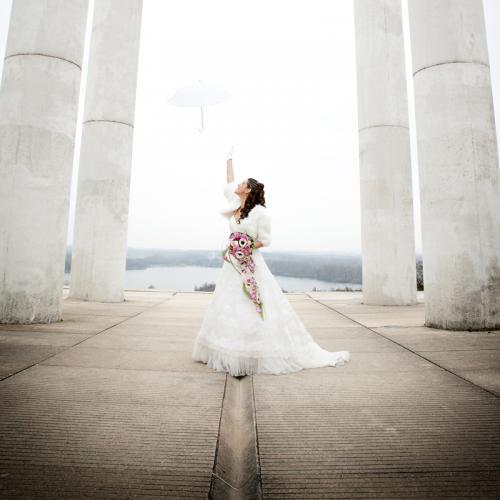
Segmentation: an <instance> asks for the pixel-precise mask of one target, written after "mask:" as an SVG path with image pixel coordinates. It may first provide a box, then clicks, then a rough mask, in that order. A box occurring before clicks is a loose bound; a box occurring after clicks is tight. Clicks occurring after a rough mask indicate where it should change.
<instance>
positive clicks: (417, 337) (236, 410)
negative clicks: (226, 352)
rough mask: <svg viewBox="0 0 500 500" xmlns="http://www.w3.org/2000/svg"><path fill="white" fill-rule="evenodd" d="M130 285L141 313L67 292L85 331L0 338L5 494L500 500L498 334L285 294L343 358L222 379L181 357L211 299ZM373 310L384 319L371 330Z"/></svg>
mask: <svg viewBox="0 0 500 500" xmlns="http://www.w3.org/2000/svg"><path fill="white" fill-rule="evenodd" d="M142 293H143V295H144V297H143V296H142V295H141V292H139V291H132V292H131V291H126V297H127V298H129V299H130V298H131V297H133V301H134V305H133V306H132V307H134V308H135V307H137V308H140V307H141V306H140V305H138V303H141V302H142V303H144V304H146V305H147V307H145V308H144V310H143V311H141V312H139V313H137V312H136V311H133V310H132V309H130V310H127V308H126V307H124V306H123V304H121V305H120V304H117V306H118V307H117V308H116V309H115V310H116V311H118V312H119V314H116V315H114V314H113V310H114V307H113V305H103V306H101V305H99V304H97V303H84V302H82V303H81V304H76V305H75V304H71V303H70V302H68V304H67V305H68V306H70V307H77V308H79V310H78V311H75V310H74V309H73V311H72V312H69V311H68V310H67V311H66V313H68V314H70V315H71V314H73V315H74V316H75V317H78V318H79V320H78V321H79V322H80V325H79V328H80V330H84V329H85V328H86V329H87V330H91V333H79V331H78V330H76V331H75V330H74V329H73V328H72V327H73V325H72V324H71V322H68V323H65V325H64V328H58V329H57V330H55V331H51V330H50V329H48V330H43V329H42V331H37V330H29V329H28V330H26V329H19V330H16V329H14V330H12V329H5V330H0V356H2V354H3V355H4V357H3V358H1V359H5V360H7V362H10V363H13V364H15V363H16V359H17V360H19V359H21V360H22V359H23V357H24V359H25V360H29V364H27V363H28V362H27V361H25V364H24V365H23V364H22V363H18V365H16V366H18V367H20V368H19V369H20V370H22V371H20V372H19V373H16V374H14V375H12V376H10V377H8V378H5V379H4V380H2V381H1V382H0V401H1V402H2V405H0V496H1V497H2V498H3V497H6V498H9V499H10V498H49V497H50V495H54V493H55V492H56V493H57V498H82V497H88V498H103V499H104V498H106V499H107V498H139V497H140V498H155V499H156V498H207V496H208V495H209V493H210V491H211V492H212V494H216V493H217V492H219V493H221V494H223V495H225V496H224V498H227V497H230V496H231V495H233V496H234V495H235V491H236V490H235V488H236V489H237V490H238V494H241V495H243V496H245V495H246V498H253V497H252V496H251V495H252V494H253V495H255V492H257V494H258V495H260V494H261V492H262V497H263V498H283V499H308V498H332V499H333V498H353V499H364V498H384V499H385V498H415V499H421V498H439V499H441V498H497V497H498V492H499V491H500V472H499V471H500V437H499V436H500V432H499V431H500V403H499V401H500V399H499V397H498V392H497V393H495V391H496V390H497V382H498V376H497V373H498V364H497V363H498V358H497V352H499V350H498V349H497V348H496V346H497V336H496V332H495V335H492V336H489V337H487V336H484V335H481V336H475V337H474V336H471V335H470V333H471V332H462V333H464V334H465V335H464V336H460V335H458V336H453V337H452V336H450V335H444V336H443V335H442V333H443V331H436V330H434V329H427V328H425V327H423V326H419V327H415V328H408V327H403V325H405V324H408V323H411V322H412V321H414V318H415V308H414V306H411V307H404V308H396V309H394V308H393V307H391V309H385V310H381V311H379V310H378V308H376V307H375V308H374V307H373V306H365V305H363V304H360V303H357V301H358V302H359V301H360V295H359V294H358V296H356V295H355V294H353V293H350V292H326V294H327V295H325V293H324V292H319V293H314V296H315V297H320V298H321V299H322V300H324V301H325V303H326V302H328V304H327V305H328V307H326V306H325V305H324V304H321V303H319V302H318V301H317V300H314V299H313V298H312V297H311V296H309V294H293V295H290V294H287V297H288V299H289V300H290V303H291V304H292V306H293V307H294V308H295V310H296V312H297V314H299V316H300V317H301V319H302V320H303V322H304V324H305V325H306V327H307V328H308V329H309V331H310V332H311V333H312V335H313V336H314V338H315V339H316V341H317V342H318V343H320V345H322V346H323V347H324V348H326V349H329V350H343V349H347V350H349V351H350V352H351V361H350V362H349V363H347V364H345V365H343V366H341V367H327V368H319V369H310V370H303V371H301V372H296V373H293V374H288V375H282V376H274V375H256V376H254V377H251V378H250V377H244V378H243V379H241V380H237V379H236V378H229V379H228V378H227V377H226V375H225V374H223V373H218V372H215V371H213V370H210V369H208V368H207V367H206V365H205V364H203V363H196V362H194V361H193V360H192V359H191V356H190V355H191V348H192V342H193V341H194V338H195V335H196V333H197V332H198V329H199V326H200V324H201V321H202V319H203V315H204V313H205V310H206V307H207V306H208V304H209V301H210V293H176V294H165V293H163V292H161V293H160V292H150V291H144V292H142ZM151 297H154V299H151ZM157 298H160V300H157ZM339 304H345V305H346V309H344V310H343V311H341V307H339ZM127 306H128V305H127ZM65 307H66V304H65ZM415 307H417V308H418V307H420V306H418V305H417V306H415ZM120 308H121V309H120ZM335 308H337V309H338V310H337V309H335ZM391 310H392V312H391ZM344 312H349V314H351V315H353V316H354V317H363V316H364V315H366V316H367V317H368V320H367V321H366V322H365V323H367V325H365V326H363V325H361V324H360V323H359V322H358V321H357V319H351V318H350V317H349V315H348V314H344ZM77 313H78V314H77ZM100 313H104V314H100ZM121 314H126V315H128V316H121ZM418 314H420V312H419V311H417V315H418ZM391 315H392V316H391ZM85 318H86V319H85ZM103 318H104V323H103ZM112 318H114V319H118V323H117V324H116V325H113V322H112V321H111V323H109V320H110V319H112ZM376 318H378V319H379V320H380V319H381V318H382V321H383V322H384V323H385V322H387V321H389V322H390V323H391V324H394V325H395V326H392V327H388V328H370V327H369V326H368V324H371V322H372V321H374V322H375V323H376V321H375V319H376ZM97 325H99V327H102V326H103V325H104V326H105V328H104V329H102V330H99V329H98V328H96V326H97ZM106 325H107V326H106ZM9 326H10V325H9ZM47 326H49V328H50V327H51V326H52V325H47ZM429 330H432V332H431V333H430V334H429ZM448 333H452V334H453V335H455V334H456V333H457V332H446V334H448ZM482 333H484V332H482ZM37 336H39V337H37ZM73 341H74V344H73V343H72V342H73ZM4 346H6V347H7V348H8V349H11V352H8V351H7V350H4V351H3V353H2V348H3V347H4ZM416 347H418V349H416ZM425 347H428V349H423V348H425ZM436 347H439V349H438V350H436ZM16 349H17V351H16ZM36 349H47V351H44V352H42V351H39V355H37V356H38V357H36V356H35V354H36ZM54 349H56V350H54ZM419 349H420V350H419ZM33 360H35V361H33ZM16 369H17V368H16ZM240 382H243V383H240ZM250 382H251V384H250ZM250 386H251V387H252V391H251V394H250V392H249V388H250ZM231 388H232V389H231ZM226 390H227V392H226ZM226 398H227V399H226ZM249 398H253V400H250V399H249ZM250 403H251V404H250ZM223 410H224V411H223ZM252 414H253V420H252ZM221 417H223V418H222V420H221ZM252 428H254V429H255V430H256V434H255V435H253V434H252V433H250V432H249V429H252ZM252 436H253V437H252ZM217 443H219V444H220V446H221V448H220V449H219V451H221V455H220V456H219V460H217V446H218V445H217ZM253 443H254V444H255V450H257V451H258V457H257V458H258V463H256V462H255V460H252V454H251V453H249V451H251V450H252V449H254V448H252V446H253ZM223 450H225V452H223ZM231 457H236V461H232V459H231ZM253 458H254V459H255V456H254V457H253ZM233 463H234V464H236V465H237V467H233V465H232V464H233ZM214 474H215V475H214ZM250 487H251V489H249V488H250ZM249 491H252V492H253V493H249ZM50 498H53V496H52V497H50ZM213 498H217V496H213Z"/></svg>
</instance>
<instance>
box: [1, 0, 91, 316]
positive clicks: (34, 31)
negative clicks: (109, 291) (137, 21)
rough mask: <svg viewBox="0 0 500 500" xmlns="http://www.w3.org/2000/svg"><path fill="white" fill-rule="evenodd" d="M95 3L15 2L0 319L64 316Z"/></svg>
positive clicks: (4, 138) (5, 94) (6, 83)
mask: <svg viewBox="0 0 500 500" xmlns="http://www.w3.org/2000/svg"><path fill="white" fill-rule="evenodd" d="M87 13H88V2H87V0H73V1H71V2H68V1H66V0H16V1H14V3H13V5H12V14H11V19H10V25H9V33H8V38H7V47H6V52H5V62H4V69H3V78H2V86H1V89H0V179H1V180H0V322H2V323H50V322H53V321H57V320H59V319H60V318H61V306H62V292H63V286H64V261H65V255H66V239H67V231H68V218H69V196H70V189H71V172H72V165H73V155H74V143H75V131H76V120H77V111H78V95H79V91H80V77H81V65H82V57H83V46H84V39H85V24H86V21H87Z"/></svg>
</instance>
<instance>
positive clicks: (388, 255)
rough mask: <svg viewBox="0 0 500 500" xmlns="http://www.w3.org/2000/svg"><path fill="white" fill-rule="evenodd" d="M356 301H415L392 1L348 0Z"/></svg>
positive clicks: (398, 38)
mask: <svg viewBox="0 0 500 500" xmlns="http://www.w3.org/2000/svg"><path fill="white" fill-rule="evenodd" d="M354 17H355V28H356V62H357V88H358V123H359V166H360V182H361V193H360V194H361V244H362V256H363V259H362V262H363V303H365V304H376V305H391V304H393V305H404V304H414V303H416V301H417V284H416V262H415V236H414V227H413V198H412V177H411V155H410V137H409V130H408V99H407V92H406V73H405V56H404V40H403V31H402V21H401V4H400V0H355V1H354Z"/></svg>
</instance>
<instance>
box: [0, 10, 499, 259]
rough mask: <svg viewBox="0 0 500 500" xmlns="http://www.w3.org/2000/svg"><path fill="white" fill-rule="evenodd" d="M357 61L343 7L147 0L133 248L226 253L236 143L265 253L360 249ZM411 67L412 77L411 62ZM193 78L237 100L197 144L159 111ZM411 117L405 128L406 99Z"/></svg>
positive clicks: (2, 21) (492, 16) (190, 118)
mask: <svg viewBox="0 0 500 500" xmlns="http://www.w3.org/2000/svg"><path fill="white" fill-rule="evenodd" d="M92 3H93V2H92V1H91V5H92ZM403 6H404V9H403V10H404V12H406V2H405V1H403ZM484 7H485V17H486V24H487V31H488V42H489V56H490V64H491V70H492V80H493V93H494V99H495V107H496V121H497V123H500V118H499V111H498V110H499V109H500V34H499V30H498V27H499V26H500V2H499V1H498V0H484ZM10 8H11V0H0V55H3V53H4V50H5V41H6V33H7V29H8V15H9V12H10ZM404 21H405V28H407V20H406V19H405V20H404ZM495 27H496V28H495ZM406 36H407V33H406ZM407 39H408V38H407ZM354 49H355V47H354V24H353V7H352V1H351V0H342V1H335V2H332V1H331V0H307V1H306V0H301V1H298V0H294V1H291V0H279V1H278V0H272V1H270V0H266V1H263V0H254V1H253V2H244V1H242V0H212V1H210V2H207V1H206V0H205V1H203V0H169V1H168V2H165V1H161V0H144V8H143V15H142V33H141V47H140V56H139V78H138V89H137V105H136V120H135V137H134V156H133V167H132V186H131V198H130V216H129V236H128V245H129V246H132V247H153V248H176V249H203V248H212V249H217V248H220V249H222V248H223V246H224V243H225V241H226V238H227V236H228V226H227V220H226V219H224V218H223V217H222V216H221V215H219V214H218V211H219V209H220V208H221V207H222V206H223V204H224V198H223V195H222V190H223V187H224V185H225V183H226V164H225V155H226V151H227V150H228V149H229V147H230V146H231V145H232V144H234V145H235V156H234V167H235V178H236V180H237V181H241V180H243V179H245V178H247V177H254V178H256V179H257V180H259V181H260V182H263V183H264V184H265V193H266V205H267V207H268V209H269V211H270V212H271V214H272V217H273V242H272V245H271V246H270V247H269V249H267V251H273V250H276V251H278V250H326V251H338V252H344V251H355V252H357V251H360V249H361V243H360V238H361V233H360V198H359V169H358V133H357V107H356V73H355V53H354ZM1 59H2V60H3V57H2V58H1ZM407 59H408V60H407V67H408V69H409V67H410V60H409V52H408V51H407ZM85 68H86V65H85V64H84V68H83V69H84V71H85ZM197 80H202V81H204V82H210V83H217V84H219V85H222V86H223V87H224V88H226V89H227V90H228V91H229V92H231V93H232V94H233V95H234V96H235V99H234V100H233V101H231V102H230V103H226V104H221V105H218V106H214V107H209V108H206V109H205V131H204V132H203V133H200V132H199V131H198V129H199V127H200V112H199V109H196V108H192V109H191V108H176V107H173V106H171V105H170V104H168V103H167V99H168V98H169V97H170V96H171V95H172V94H173V93H174V92H175V91H176V90H177V89H178V88H179V87H182V86H183V85H186V84H190V83H194V82H196V81H197ZM83 90H84V87H83ZM409 90H410V92H411V91H412V86H411V79H410V81H409ZM80 101H81V102H83V93H82V99H81V100H80ZM409 107H410V117H411V118H412V117H413V114H414V113H413V106H412V96H411V94H410V103H409ZM79 131H80V127H79V128H78V131H77V136H78V133H79ZM411 133H412V134H414V127H413V125H412V127H411ZM497 134H498V130H497ZM499 135H500V134H499ZM412 142H413V147H414V145H415V142H414V137H413V141H412ZM78 156H79V155H78V147H77V151H76V154H75V158H76V159H78ZM77 163H78V162H77V161H75V168H74V172H73V189H72V201H71V211H70V228H69V232H68V243H70V244H71V241H72V233H73V231H72V226H73V218H74V205H75V195H76V180H77V168H78V164H77ZM415 163H416V162H414V165H413V191H414V208H415V233H416V249H417V252H420V251H421V231H420V214H419V210H420V203H419V193H418V174H417V169H416V164H415Z"/></svg>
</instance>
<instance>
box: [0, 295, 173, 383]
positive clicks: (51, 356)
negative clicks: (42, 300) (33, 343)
mask: <svg viewBox="0 0 500 500" xmlns="http://www.w3.org/2000/svg"><path fill="white" fill-rule="evenodd" d="M176 293H177V292H174V293H173V294H172V295H171V296H170V297H168V298H166V299H165V300H162V301H160V302H157V303H156V304H153V305H152V306H149V307H147V308H146V309H145V311H146V310H147V311H149V310H150V309H152V308H153V307H157V306H159V305H161V304H164V303H165V302H167V301H169V300H171V299H172V297H174V295H175V294H176ZM143 312H144V311H140V312H138V313H136V314H134V315H133V316H128V317H127V318H125V319H124V320H122V321H119V322H118V323H115V324H114V325H111V326H108V327H107V328H104V330H101V331H100V332H97V333H94V335H90V336H89V337H87V338H85V339H83V340H81V341H80V342H77V343H76V344H73V345H71V346H69V347H68V348H67V349H61V350H60V351H57V352H56V353H54V354H51V355H50V356H47V357H46V358H44V359H42V360H39V361H37V362H36V363H32V364H31V365H28V366H25V367H24V368H22V369H21V370H18V371H17V372H14V373H11V374H10V375H7V376H6V377H4V378H2V379H1V380H0V383H2V382H3V381H5V380H7V379H9V378H11V377H14V376H15V375H17V374H18V373H22V372H24V371H26V370H29V369H30V368H32V367H33V366H36V365H39V364H41V363H44V362H45V361H47V360H48V359H50V358H53V357H54V356H58V355H59V354H61V353H63V352H66V351H69V350H71V349H73V347H76V346H78V345H80V344H82V343H83V342H86V341H87V340H89V339H93V338H95V337H97V336H98V335H101V333H104V332H106V331H108V330H110V329H111V328H114V327H115V326H118V325H121V324H122V323H125V321H128V320H129V319H132V318H135V317H136V316H139V314H142V313H143ZM32 324H33V323H32ZM43 324H46V323H43ZM9 331H10V330H9ZM14 331H19V330H14ZM49 333H50V332H49ZM50 366H51V365H50ZM56 366H57V365H56ZM119 369H121V368H119Z"/></svg>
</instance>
